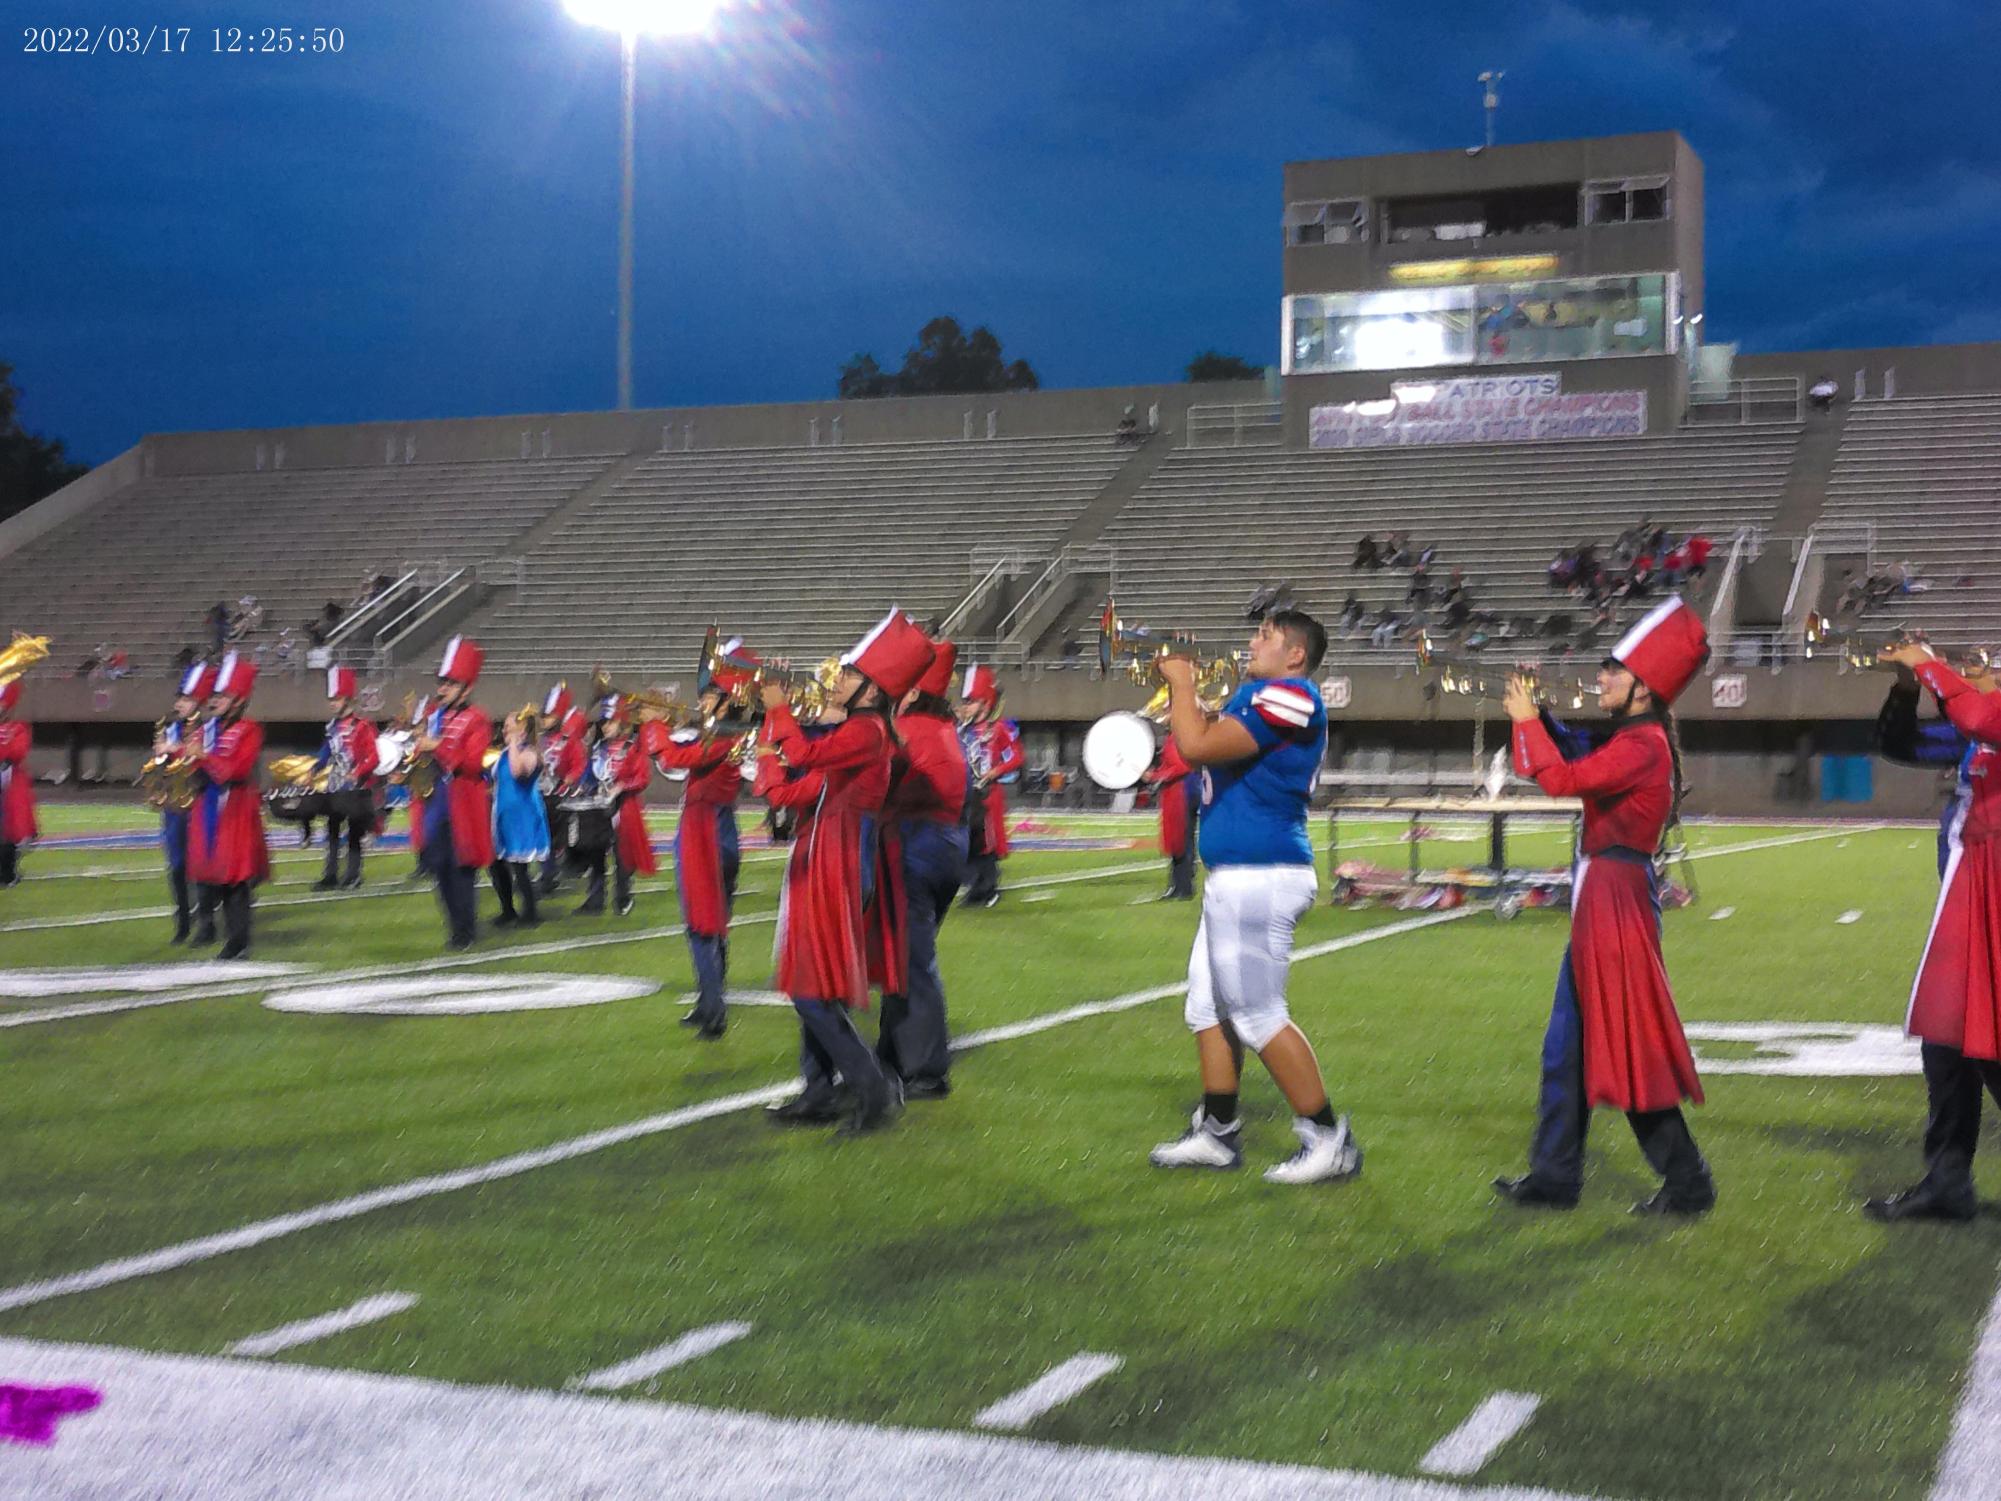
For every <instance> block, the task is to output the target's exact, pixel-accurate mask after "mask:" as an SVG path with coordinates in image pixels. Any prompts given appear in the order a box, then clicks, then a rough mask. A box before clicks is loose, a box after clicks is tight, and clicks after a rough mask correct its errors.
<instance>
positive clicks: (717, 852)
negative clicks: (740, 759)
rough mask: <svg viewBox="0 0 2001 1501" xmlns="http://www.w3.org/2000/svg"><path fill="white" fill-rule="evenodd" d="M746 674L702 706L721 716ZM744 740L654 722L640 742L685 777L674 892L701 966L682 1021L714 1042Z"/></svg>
mask: <svg viewBox="0 0 2001 1501" xmlns="http://www.w3.org/2000/svg"><path fill="white" fill-rule="evenodd" d="M747 677H748V674H747V673H746V672H745V671H744V670H742V669H727V670H724V671H719V672H718V673H717V674H716V679H715V682H714V683H713V684H712V685H711V687H710V688H709V689H707V690H705V691H704V694H703V700H704V702H703V707H704V709H705V710H712V711H713V712H718V713H720V712H721V710H722V708H723V705H724V703H725V701H726V700H727V698H728V695H730V694H731V693H733V692H735V691H737V690H738V689H739V688H742V687H745V686H747ZM741 738H742V737H741V735H740V734H730V733H727V732H723V733H717V734H714V735H710V736H708V737H706V738H705V737H703V736H702V735H700V734H699V733H697V732H696V731H694V730H683V731H681V732H680V733H678V734H672V733H670V732H669V731H668V729H667V726H666V725H664V724H662V723H660V722H658V721H655V722H654V723H652V724H649V725H647V726H646V727H645V729H644V730H643V731H641V735H640V739H641V741H642V743H643V745H644V747H645V749H646V750H647V752H648V753H649V754H650V755H651V756H652V758H653V761H654V764H656V765H657V766H658V767H659V768H660V769H661V771H663V772H666V773H669V774H672V773H674V772H681V773H685V774H686V776H687V779H688V780H687V785H686V787H685V789H684V790H683V792H682V795H681V817H680V819H679V821H678V822H677V823H676V824H675V826H674V885H675V889H676V891H677V893H678V894H679V897H680V901H681V922H682V926H683V927H684V928H685V929H686V932H687V936H688V953H689V957H690V958H692V959H693V960H694V964H695V1006H694V1009H693V1010H692V1011H690V1012H689V1013H688V1015H687V1016H685V1017H683V1018H682V1020H683V1021H684V1022H686V1023H687V1024H688V1025H689V1026H691V1027H693V1028H695V1030H696V1035H698V1036H700V1037H703V1038H706V1039H709V1040H714V1039H715V1038H718V1037H720V1036H722V1035H723V1031H724V1029H725V1028H726V1027H727V1026H728V1024H729V1011H728V1004H727V1001H726V999H725V996H726V991H727V989H728V985H729V964H730V912H731V909H732V907H733V906H734V904H735V902H736V882H737V869H738V860H739V853H740V846H739V843H738V830H737V821H736V808H737V800H738V798H739V797H740V796H741V795H742V793H743V772H742V770H741V768H740V767H739V766H738V764H737V754H738V748H739V745H740V743H741Z"/></svg>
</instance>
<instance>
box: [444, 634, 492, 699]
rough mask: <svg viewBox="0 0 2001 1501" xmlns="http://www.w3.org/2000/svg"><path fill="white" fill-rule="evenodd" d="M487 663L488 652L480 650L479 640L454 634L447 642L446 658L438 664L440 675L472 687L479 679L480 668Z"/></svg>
mask: <svg viewBox="0 0 2001 1501" xmlns="http://www.w3.org/2000/svg"><path fill="white" fill-rule="evenodd" d="M485 663H486V653H485V652H483V651H481V650H480V648H479V643H478V642H477V641H468V640H467V639H466V638H465V637H464V636H454V637H452V639H451V640H449V641H447V642H446V643H445V659H444V660H443V661H442V662H440V663H439V664H438V676H439V677H441V678H444V679H446V680H447V681H450V682H454V683H464V684H465V685H466V686H467V687H468V688H470V687H471V686H472V685H473V684H474V683H476V682H478V681H479V670H480V668H481V667H482V666H484V665H485Z"/></svg>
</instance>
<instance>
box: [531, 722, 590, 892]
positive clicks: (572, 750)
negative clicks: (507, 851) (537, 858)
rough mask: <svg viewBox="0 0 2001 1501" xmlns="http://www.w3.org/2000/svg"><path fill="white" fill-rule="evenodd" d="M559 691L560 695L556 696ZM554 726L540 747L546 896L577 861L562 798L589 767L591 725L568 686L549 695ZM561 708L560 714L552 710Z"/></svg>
mask: <svg viewBox="0 0 2001 1501" xmlns="http://www.w3.org/2000/svg"><path fill="white" fill-rule="evenodd" d="M559 694H560V696H559ZM549 702H550V705H551V710H552V713H551V717H550V720H549V723H550V724H552V725H554V726H555V728H554V730H553V731H551V733H550V734H549V737H548V739H547V740H546V741H545V742H544V743H543V746H542V807H543V810H544V811H545V812H546V813H547V814H548V816H549V859H548V861H547V863H546V864H545V865H544V866H543V867H542V895H544V896H547V895H549V894H550V893H551V892H553V891H554V890H555V889H556V888H557V887H558V886H560V885H561V884H562V882H563V872H564V870H565V869H567V868H570V867H571V866H572V865H573V864H574V863H575V860H576V855H575V852H574V851H572V850H571V848H570V819H569V816H568V815H567V814H566V813H565V812H564V811H563V802H564V800H565V799H567V798H569V797H571V796H573V795H575V793H576V792H577V790H578V789H579V788H580V787H581V786H582V785H583V780H584V776H585V774H586V772H587V771H588V770H589V767H590V750H589V747H588V745H587V744H586V741H585V735H586V732H587V731H588V730H589V728H590V726H589V724H588V723H587V721H586V720H585V719H584V711H583V710H582V709H578V708H575V707H572V706H570V695H569V690H568V689H567V688H560V689H559V693H552V694H550V695H549ZM555 709H560V710H561V711H562V712H561V714H560V715H557V714H555V713H554V710H555Z"/></svg>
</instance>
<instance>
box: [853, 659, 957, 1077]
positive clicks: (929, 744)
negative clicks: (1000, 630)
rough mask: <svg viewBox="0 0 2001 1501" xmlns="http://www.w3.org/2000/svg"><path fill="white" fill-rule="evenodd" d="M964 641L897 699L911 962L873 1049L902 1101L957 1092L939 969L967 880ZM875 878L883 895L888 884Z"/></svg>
mask: <svg viewBox="0 0 2001 1501" xmlns="http://www.w3.org/2000/svg"><path fill="white" fill-rule="evenodd" d="M958 656H959V649H958V648H957V647H956V646H954V645H953V644H952V643H951V642H949V641H940V642H937V643H936V645H935V649H934V651H933V655H932V658H931V665H930V666H929V667H927V668H926V669H925V670H924V676H923V677H921V678H919V679H918V680H917V685H916V686H915V687H913V688H912V689H911V690H910V692H909V693H907V694H905V695H904V696H903V698H902V700H901V701H900V703H899V705H898V707H897V713H896V733H897V739H898V740H899V741H900V742H901V743H900V744H899V745H898V746H897V747H896V751H895V754H894V756H893V757H892V759H891V762H890V782H889V796H888V799H887V801H886V802H884V804H883V810H882V828H883V831H884V835H885V839H884V845H885V850H884V853H885V857H887V858H896V859H899V860H900V862H901V868H900V870H899V871H898V872H897V876H898V879H897V881H896V882H895V883H894V884H895V888H896V890H897V891H898V892H899V893H900V894H901V896H902V899H903V902H904V924H903V927H904V932H905V940H904V941H905V946H906V949H907V952H908V955H909V957H908V962H907V963H906V965H905V967H904V968H905V983H904V985H903V986H902V988H901V989H900V990H887V991H885V992H884V993H883V997H882V1026H881V1031H880V1033H879V1035H878V1037H877V1042H876V1056H877V1057H879V1058H880V1059H881V1060H882V1065H883V1067H884V1068H886V1069H888V1070H889V1071H890V1072H892V1073H894V1074H895V1075H897V1076H898V1077H899V1078H900V1079H902V1081H903V1094H904V1098H905V1099H914V1100H923V1099H942V1098H943V1097H944V1096H945V1095H947V1094H949V1093H951V1084H950V1081H949V1078H948V1074H949V1071H950V1069H951V1066H952V1052H951V1039H950V1035H949V1032H948V1030H947V1026H946V1019H945V981H944V978H943V976H942V975H941V974H940V973H939V970H938V925H939V924H940V923H942V922H943V921H944V920H945V914H946V913H948V912H950V911H951V910H952V902H953V899H954V898H956V897H957V896H958V894H959V887H960V886H961V885H962V884H963V883H964V881H965V879H966V848H967V837H966V824H965V806H966V784H967V781H968V777H969V773H968V771H967V768H966V752H965V749H964V747H962V746H961V745H960V744H959V736H958V731H957V727H956V725H955V724H954V722H953V717H952V706H951V703H950V702H949V701H948V700H947V699H946V697H945V695H946V694H948V693H950V692H951V691H952V669H953V667H954V666H955V664H956V663H957V661H958ZM889 884H890V883H887V882H885V883H882V884H879V885H878V888H877V890H878V899H880V897H881V894H882V891H883V887H884V886H886V885H889Z"/></svg>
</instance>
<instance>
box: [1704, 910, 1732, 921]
mask: <svg viewBox="0 0 2001 1501" xmlns="http://www.w3.org/2000/svg"><path fill="white" fill-rule="evenodd" d="M1736 913H1737V909H1736V908H1735V907H1718V908H1717V909H1716V910H1715V911H1714V912H1712V913H1710V914H1709V920H1710V921H1711V922H1722V921H1723V920H1724V919H1725V918H1727V917H1734V916H1735V915H1736Z"/></svg>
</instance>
